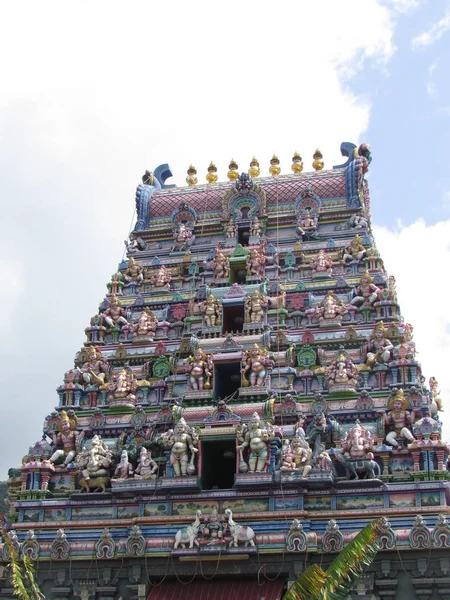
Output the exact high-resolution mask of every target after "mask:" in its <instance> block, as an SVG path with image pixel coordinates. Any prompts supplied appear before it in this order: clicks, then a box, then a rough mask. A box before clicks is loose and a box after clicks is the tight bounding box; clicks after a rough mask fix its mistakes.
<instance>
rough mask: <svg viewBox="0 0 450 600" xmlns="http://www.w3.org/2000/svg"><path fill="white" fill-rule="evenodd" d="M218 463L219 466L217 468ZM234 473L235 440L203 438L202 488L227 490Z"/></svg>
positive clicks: (231, 482) (230, 485) (232, 482)
mask: <svg viewBox="0 0 450 600" xmlns="http://www.w3.org/2000/svg"><path fill="white" fill-rule="evenodd" d="M218 465H220V468H217V467H218ZM235 473H236V440H235V438H234V437H231V438H230V439H224V438H223V437H221V439H220V440H204V441H203V442H202V489H203V490H229V489H231V488H232V487H233V484H234V476H235Z"/></svg>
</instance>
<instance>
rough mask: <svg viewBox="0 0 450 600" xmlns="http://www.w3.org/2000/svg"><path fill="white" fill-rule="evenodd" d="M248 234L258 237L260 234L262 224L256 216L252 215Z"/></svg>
mask: <svg viewBox="0 0 450 600" xmlns="http://www.w3.org/2000/svg"><path fill="white" fill-rule="evenodd" d="M250 235H252V236H254V237H260V236H261V235H262V225H261V221H260V220H259V219H258V217H253V221H252V222H251V225H250Z"/></svg>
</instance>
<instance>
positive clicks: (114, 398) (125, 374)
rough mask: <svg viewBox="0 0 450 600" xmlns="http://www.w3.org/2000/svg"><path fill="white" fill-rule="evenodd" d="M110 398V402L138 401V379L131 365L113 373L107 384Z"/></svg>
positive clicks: (132, 402)
mask: <svg viewBox="0 0 450 600" xmlns="http://www.w3.org/2000/svg"><path fill="white" fill-rule="evenodd" d="M106 389H107V390H108V400H109V403H110V404H118V403H121V402H123V401H124V402H127V403H131V404H134V403H135V402H136V389H137V381H136V377H135V376H134V373H133V371H132V370H131V369H130V367H123V368H122V369H120V370H119V371H116V372H115V373H113V375H112V377H111V380H110V382H109V383H108V385H107V388H106Z"/></svg>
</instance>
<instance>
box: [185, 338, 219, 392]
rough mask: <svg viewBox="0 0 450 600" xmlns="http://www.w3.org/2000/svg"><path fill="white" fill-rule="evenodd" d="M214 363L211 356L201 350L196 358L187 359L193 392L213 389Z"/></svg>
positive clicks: (195, 355)
mask: <svg viewBox="0 0 450 600" xmlns="http://www.w3.org/2000/svg"><path fill="white" fill-rule="evenodd" d="M212 370H213V363H212V361H211V357H210V355H209V354H205V353H204V352H203V350H201V349H200V348H199V349H198V350H197V351H196V352H195V354H194V356H190V357H189V358H188V359H187V364H186V372H187V373H189V383H190V385H191V388H192V389H193V390H209V389H211V377H212Z"/></svg>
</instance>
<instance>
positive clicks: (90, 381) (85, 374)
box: [80, 346, 108, 389]
mask: <svg viewBox="0 0 450 600" xmlns="http://www.w3.org/2000/svg"><path fill="white" fill-rule="evenodd" d="M87 352H88V360H87V361H86V362H85V363H83V365H82V366H81V367H80V373H81V379H82V380H83V383H84V384H85V385H97V386H98V387H99V389H104V388H105V387H106V384H105V377H106V374H107V372H108V364H107V363H106V362H103V361H102V353H101V352H100V350H99V349H98V348H96V347H95V346H90V347H89V348H88V350H87Z"/></svg>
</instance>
